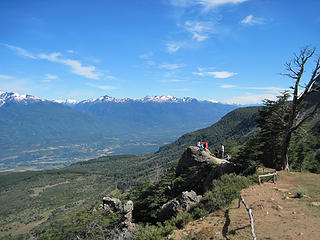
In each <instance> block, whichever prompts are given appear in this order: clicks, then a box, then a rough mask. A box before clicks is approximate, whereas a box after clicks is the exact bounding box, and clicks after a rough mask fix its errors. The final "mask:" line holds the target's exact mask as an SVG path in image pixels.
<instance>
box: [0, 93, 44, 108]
mask: <svg viewBox="0 0 320 240" xmlns="http://www.w3.org/2000/svg"><path fill="white" fill-rule="evenodd" d="M45 101H47V100H45V99H41V98H38V97H35V96H32V95H28V94H18V93H12V92H0V107H1V106H3V105H4V104H6V103H21V104H29V103H36V102H45Z"/></svg>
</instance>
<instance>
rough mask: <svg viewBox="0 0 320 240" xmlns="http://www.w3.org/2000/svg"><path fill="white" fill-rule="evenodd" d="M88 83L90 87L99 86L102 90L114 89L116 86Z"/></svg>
mask: <svg viewBox="0 0 320 240" xmlns="http://www.w3.org/2000/svg"><path fill="white" fill-rule="evenodd" d="M86 85H87V86H89V87H94V88H99V89H102V90H112V89H115V87H114V86H107V85H97V84H93V83H86Z"/></svg>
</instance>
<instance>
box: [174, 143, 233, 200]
mask: <svg viewBox="0 0 320 240" xmlns="http://www.w3.org/2000/svg"><path fill="white" fill-rule="evenodd" d="M232 172H235V165H234V164H233V163H231V162H229V161H227V160H225V159H220V158H216V157H215V156H213V155H212V154H211V152H210V151H209V150H208V149H205V150H202V151H201V150H200V149H199V148H198V147H195V146H190V147H188V148H187V149H186V151H185V152H184V153H183V155H182V157H181V158H180V160H179V162H178V165H177V168H176V176H177V177H179V176H181V177H182V178H183V179H184V183H183V184H184V185H183V186H178V184H176V185H174V186H173V188H176V189H178V188H181V189H183V190H191V189H193V190H194V191H196V192H197V193H198V194H203V193H205V192H206V191H207V190H208V189H209V188H210V186H211V182H212V180H213V179H217V178H219V177H221V176H222V175H223V174H226V173H232ZM179 184H180V183H179Z"/></svg>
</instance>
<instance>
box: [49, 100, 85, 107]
mask: <svg viewBox="0 0 320 240" xmlns="http://www.w3.org/2000/svg"><path fill="white" fill-rule="evenodd" d="M53 102H55V103H60V104H63V105H67V106H72V105H75V104H78V103H79V101H77V100H74V99H64V100H53Z"/></svg>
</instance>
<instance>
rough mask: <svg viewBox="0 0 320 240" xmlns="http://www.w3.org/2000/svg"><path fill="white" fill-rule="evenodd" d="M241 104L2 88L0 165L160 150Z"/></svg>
mask: <svg viewBox="0 0 320 240" xmlns="http://www.w3.org/2000/svg"><path fill="white" fill-rule="evenodd" d="M237 107H238V106H236V105H227V104H222V103H216V102H213V101H199V100H197V99H194V98H176V97H172V96H156V97H145V98H142V99H129V98H124V99H116V98H113V97H109V96H103V97H100V98H97V99H91V100H84V101H81V102H77V101H74V100H62V101H61V100H54V101H52V100H46V99H41V98H38V97H35V96H31V95H20V94H17V93H8V92H1V93H0V163H1V162H2V161H4V162H5V164H4V165H7V164H8V163H15V164H17V162H19V166H22V165H23V164H25V163H24V162H25V161H26V159H27V160H28V161H32V160H34V163H35V164H34V165H36V162H37V161H35V159H42V160H43V159H45V161H41V162H42V163H43V162H50V161H52V160H55V159H60V160H61V157H62V156H63V159H69V160H68V162H73V161H76V160H77V161H78V160H82V159H87V158H92V157H97V156H100V155H102V154H124V153H133V154H139V153H145V152H151V151H156V150H157V149H158V148H159V147H160V146H161V145H163V144H165V143H168V142H171V141H173V140H174V139H176V138H177V137H179V136H180V135H182V134H184V133H186V132H190V131H194V130H196V129H199V128H203V127H207V126H210V125H211V124H213V123H215V122H216V121H218V120H219V119H220V118H221V117H222V116H224V115H225V114H226V113H228V112H230V111H232V110H233V109H235V108H237ZM93 139H94V140H93ZM53 142H54V146H53V145H52V143H53ZM93 143H94V144H93ZM66 145H72V147H70V148H68V147H66ZM83 145H85V146H84V147H79V146H83ZM75 146H76V147H75ZM56 148H57V150H56ZM39 149H41V151H40V150H39ZM44 149H50V151H49V150H44ZM102 150H104V151H105V152H101V151H102ZM22 152H23V154H19V153H22ZM27 153H28V154H29V155H26V154H27ZM31 153H32V154H33V155H31ZM35 153H37V154H35ZM3 159H4V160H3ZM12 159H15V160H12ZM75 159H76V160H75ZM49 165H50V164H49ZM11 167H13V168H14V167H15V165H14V164H13V165H11ZM0 169H1V166H0Z"/></svg>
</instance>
